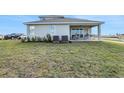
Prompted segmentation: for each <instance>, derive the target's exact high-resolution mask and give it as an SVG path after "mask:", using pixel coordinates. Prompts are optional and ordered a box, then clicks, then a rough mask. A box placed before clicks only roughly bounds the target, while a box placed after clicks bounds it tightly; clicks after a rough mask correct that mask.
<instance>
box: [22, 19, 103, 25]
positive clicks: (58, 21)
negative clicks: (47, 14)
mask: <svg viewBox="0 0 124 93" xmlns="http://www.w3.org/2000/svg"><path fill="white" fill-rule="evenodd" d="M103 23H104V22H101V21H93V20H87V19H77V18H53V19H47V20H39V21H32V22H25V23H24V24H26V25H30V24H94V25H97V24H103Z"/></svg>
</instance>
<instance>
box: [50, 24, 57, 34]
mask: <svg viewBox="0 0 124 93" xmlns="http://www.w3.org/2000/svg"><path fill="white" fill-rule="evenodd" d="M50 30H51V32H52V34H56V26H55V25H50Z"/></svg>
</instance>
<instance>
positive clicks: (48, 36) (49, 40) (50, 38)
mask: <svg viewBox="0 0 124 93" xmlns="http://www.w3.org/2000/svg"><path fill="white" fill-rule="evenodd" d="M46 38H47V42H52V37H51V35H50V34H47V35H46Z"/></svg>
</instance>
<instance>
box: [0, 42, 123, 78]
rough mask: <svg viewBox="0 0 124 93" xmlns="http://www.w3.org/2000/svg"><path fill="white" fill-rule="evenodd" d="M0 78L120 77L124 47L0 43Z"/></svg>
mask: <svg viewBox="0 0 124 93" xmlns="http://www.w3.org/2000/svg"><path fill="white" fill-rule="evenodd" d="M0 77H23V78H25V77H61V78H62V77H64V78H65V77H124V44H119V43H112V42H84V43H69V44H52V43H31V42H30V43H21V42H20V41H11V40H6V41H4V40H1V41H0Z"/></svg>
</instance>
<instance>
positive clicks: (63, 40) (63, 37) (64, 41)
mask: <svg viewBox="0 0 124 93" xmlns="http://www.w3.org/2000/svg"><path fill="white" fill-rule="evenodd" d="M61 42H62V43H68V42H69V41H68V36H67V35H64V36H62V37H61Z"/></svg>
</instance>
